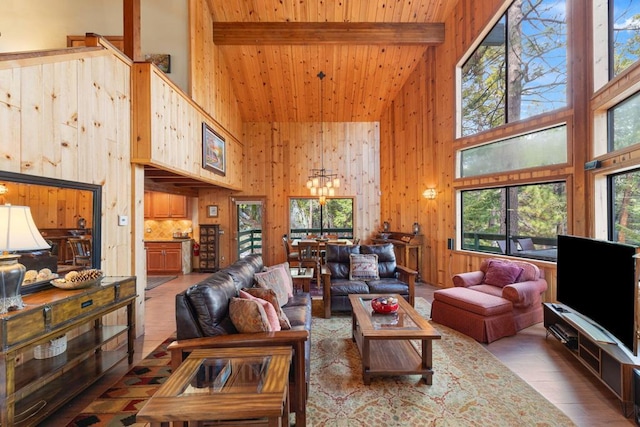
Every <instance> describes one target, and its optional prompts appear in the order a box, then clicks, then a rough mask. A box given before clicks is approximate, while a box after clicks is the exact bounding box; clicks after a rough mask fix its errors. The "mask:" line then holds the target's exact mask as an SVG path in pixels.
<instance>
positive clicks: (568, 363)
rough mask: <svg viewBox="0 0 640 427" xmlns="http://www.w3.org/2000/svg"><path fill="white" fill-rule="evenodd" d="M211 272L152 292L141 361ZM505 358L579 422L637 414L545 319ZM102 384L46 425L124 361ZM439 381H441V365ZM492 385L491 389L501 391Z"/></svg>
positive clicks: (504, 345) (70, 413) (628, 421)
mask: <svg viewBox="0 0 640 427" xmlns="http://www.w3.org/2000/svg"><path fill="white" fill-rule="evenodd" d="M205 276H207V274H195V273H192V274H188V275H184V276H179V277H178V278H177V279H174V280H172V281H170V282H167V283H165V284H163V285H161V286H159V287H157V288H155V289H152V290H150V291H147V292H146V298H148V299H147V301H146V315H145V334H144V336H142V337H140V338H138V339H137V340H136V346H135V348H136V354H135V359H136V361H138V360H140V359H142V358H144V357H145V356H146V355H147V354H148V353H149V352H151V351H152V350H153V349H155V348H156V347H157V346H158V345H159V344H160V343H162V342H163V341H164V340H165V339H166V338H167V337H169V335H171V334H172V333H173V332H174V331H175V320H174V319H175V316H174V314H175V307H174V296H175V294H176V293H178V292H180V291H182V290H183V289H186V288H187V287H189V286H190V285H191V284H193V283H196V282H198V281H200V280H201V279H202V278H203V277H205ZM436 289H437V288H434V287H432V286H429V285H425V284H418V285H417V286H416V295H417V296H420V297H423V298H425V299H426V300H427V301H432V300H433V291H434V290H436ZM485 347H486V348H487V350H489V351H490V352H491V353H493V354H494V355H495V356H496V357H497V358H498V359H499V360H500V361H502V363H504V364H505V365H506V366H508V367H509V368H510V369H511V370H512V371H514V372H515V373H516V374H518V375H519V376H520V377H522V378H523V379H524V380H525V381H527V383H529V384H530V385H531V386H532V387H533V388H534V389H536V390H537V391H538V392H539V393H541V394H542V395H543V396H544V397H545V398H546V399H547V400H549V401H550V402H552V403H553V404H555V405H556V406H557V407H558V408H560V410H562V411H563V412H564V413H566V414H567V415H568V416H569V417H570V418H571V419H572V420H573V421H574V422H575V423H576V424H577V425H578V426H604V425H606V426H607V427H615V426H632V425H635V423H634V421H633V417H629V418H625V417H624V416H623V415H622V411H621V407H620V403H619V401H618V400H617V398H616V397H615V395H614V394H613V393H612V392H611V391H610V390H609V389H607V388H606V387H605V386H604V385H602V384H601V383H600V382H599V381H598V380H596V379H595V377H594V376H593V375H592V374H591V373H590V372H589V371H587V369H586V368H584V367H583V366H582V365H581V364H580V363H579V362H578V361H577V359H576V358H575V357H573V355H572V354H571V353H570V352H569V351H568V350H566V349H565V348H564V347H563V346H562V345H561V344H560V343H559V342H558V341H557V340H556V339H555V338H553V337H549V338H545V331H544V328H543V327H542V324H538V325H535V326H532V327H530V328H527V329H525V330H523V331H520V332H519V333H518V334H517V335H516V336H513V337H507V338H503V339H500V340H498V341H495V342H493V343H491V344H489V345H485ZM121 365H122V366H119V367H118V368H117V369H115V370H114V371H112V372H111V373H110V375H108V376H106V377H105V378H103V379H102V380H100V381H99V382H98V383H96V384H95V385H93V386H92V387H91V388H89V389H88V390H87V391H86V392H84V393H83V394H82V395H81V396H78V397H77V398H76V399H74V400H73V401H72V402H70V403H69V404H67V405H66V406H65V407H64V408H62V409H61V410H59V411H58V412H57V413H56V414H55V416H53V417H51V418H50V419H49V420H47V421H46V422H44V423H42V424H41V425H42V426H63V425H66V424H67V423H69V422H70V421H71V420H72V419H73V417H74V416H75V415H76V414H78V413H79V412H80V411H81V410H82V409H84V408H85V407H86V406H87V404H89V403H90V402H92V401H93V400H94V399H95V398H96V397H97V396H99V395H100V394H101V393H102V392H103V391H104V390H106V389H107V388H108V387H109V385H111V384H112V383H114V382H115V381H117V380H118V379H119V378H120V377H121V376H122V375H124V374H125V373H126V372H127V371H128V368H129V367H128V366H126V365H124V364H121ZM434 368H435V372H436V373H435V375H434V381H437V375H438V374H437V366H436V367H434ZM499 392H500V391H499V390H493V391H492V390H487V393H499Z"/></svg>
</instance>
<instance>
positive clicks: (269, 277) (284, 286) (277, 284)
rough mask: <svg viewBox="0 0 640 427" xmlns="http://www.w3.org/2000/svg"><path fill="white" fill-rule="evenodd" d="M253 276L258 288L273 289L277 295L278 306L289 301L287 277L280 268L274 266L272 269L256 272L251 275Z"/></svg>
mask: <svg viewBox="0 0 640 427" xmlns="http://www.w3.org/2000/svg"><path fill="white" fill-rule="evenodd" d="M253 278H254V279H255V281H256V286H258V287H259V288H269V289H273V291H274V292H275V293H276V296H277V297H278V304H280V307H282V306H283V305H285V304H287V302H289V285H288V280H289V279H288V278H287V274H286V273H285V272H284V270H283V269H282V268H274V269H273V270H267V271H264V272H261V273H256V274H254V275H253Z"/></svg>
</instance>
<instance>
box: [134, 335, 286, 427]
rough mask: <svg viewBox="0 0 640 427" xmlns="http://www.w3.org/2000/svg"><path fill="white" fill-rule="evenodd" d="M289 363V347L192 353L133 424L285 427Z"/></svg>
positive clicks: (227, 349)
mask: <svg viewBox="0 0 640 427" xmlns="http://www.w3.org/2000/svg"><path fill="white" fill-rule="evenodd" d="M291 357H292V356H291V347H268V348H251V347H239V348H215V349H213V348H212V349H199V350H194V351H193V352H192V353H191V354H190V355H189V357H187V359H186V360H185V361H184V362H182V364H181V365H180V366H179V367H178V369H176V371H175V372H174V373H172V374H171V376H170V377H169V378H168V379H167V381H166V382H165V383H164V384H163V385H162V386H161V387H160V388H159V389H158V391H157V392H156V393H155V394H154V395H153V396H152V397H151V399H149V400H148V401H147V402H146V403H145V405H144V407H143V408H142V409H141V410H140V412H138V414H137V415H136V422H137V423H144V422H146V423H150V425H151V427H156V426H157V427H159V426H161V425H163V423H168V422H175V423H177V422H180V421H183V422H189V425H192V423H194V424H193V425H196V422H199V421H221V422H222V424H221V425H234V426H237V425H243V424H247V425H251V426H256V425H264V426H269V427H283V426H288V425H289V367H290V365H291ZM230 421H232V422H230ZM164 425H166V424H164ZM216 425H218V424H216Z"/></svg>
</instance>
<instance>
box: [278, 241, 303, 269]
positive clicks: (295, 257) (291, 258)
mask: <svg viewBox="0 0 640 427" xmlns="http://www.w3.org/2000/svg"><path fill="white" fill-rule="evenodd" d="M282 246H283V247H284V253H285V254H286V256H287V262H288V263H289V265H291V263H293V262H295V263H296V264H297V263H298V262H299V258H300V255H299V253H298V252H296V251H293V250H292V248H291V242H290V241H289V236H287V235H286V234H283V235H282Z"/></svg>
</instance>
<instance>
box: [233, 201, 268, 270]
mask: <svg viewBox="0 0 640 427" xmlns="http://www.w3.org/2000/svg"><path fill="white" fill-rule="evenodd" d="M231 201H232V202H233V208H234V209H233V211H234V212H235V214H234V215H233V217H232V218H233V227H232V229H233V233H234V236H233V239H232V241H233V242H234V244H235V251H234V252H235V254H236V257H237V259H240V258H243V257H245V256H247V255H249V254H254V253H257V254H262V248H263V247H264V246H265V243H264V241H263V233H262V230H263V229H264V227H265V212H264V204H265V198H264V197H234V198H232V199H231Z"/></svg>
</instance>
